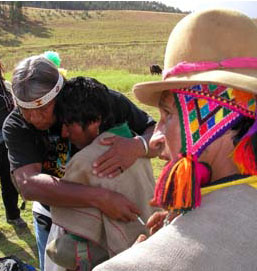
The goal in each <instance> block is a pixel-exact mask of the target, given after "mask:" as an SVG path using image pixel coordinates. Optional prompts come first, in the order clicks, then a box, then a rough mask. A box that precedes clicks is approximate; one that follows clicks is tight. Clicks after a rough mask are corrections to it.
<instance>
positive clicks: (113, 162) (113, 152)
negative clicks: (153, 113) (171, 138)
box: [93, 125, 158, 178]
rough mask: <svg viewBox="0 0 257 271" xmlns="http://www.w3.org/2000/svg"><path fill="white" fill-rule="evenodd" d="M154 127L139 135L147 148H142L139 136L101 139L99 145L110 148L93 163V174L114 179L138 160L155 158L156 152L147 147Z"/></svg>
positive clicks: (142, 144)
mask: <svg viewBox="0 0 257 271" xmlns="http://www.w3.org/2000/svg"><path fill="white" fill-rule="evenodd" d="M154 127H155V125H152V126H150V127H148V128H147V129H146V130H145V132H144V133H143V134H142V135H141V137H143V138H144V140H145V143H146V144H147V147H145V146H144V143H143V141H142V139H141V138H140V137H139V136H135V137H133V138H124V137H120V136H112V137H108V138H104V139H102V140H101V141H100V144H102V145H108V146H111V147H110V149H109V150H108V151H107V152H105V153H104V154H103V155H101V156H100V157H99V158H98V159H97V160H96V161H95V162H94V163H93V174H95V175H97V176H98V177H105V176H108V177H110V178H114V177H115V176H117V175H119V174H121V173H122V172H121V169H122V170H126V169H127V168H129V167H130V166H131V165H133V164H134V163H135V161H136V160H137V159H138V158H140V157H149V158H151V157H155V156H157V155H158V152H157V150H152V149H151V148H150V147H149V140H150V138H151V136H152V134H153V131H154Z"/></svg>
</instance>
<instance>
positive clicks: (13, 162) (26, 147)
mask: <svg viewBox="0 0 257 271" xmlns="http://www.w3.org/2000/svg"><path fill="white" fill-rule="evenodd" d="M2 132H3V138H4V141H5V144H6V146H7V148H8V156H9V160H10V168H11V171H13V170H15V169H17V168H19V167H22V166H24V165H28V164H32V163H42V149H41V148H42V144H39V142H38V137H37V135H36V133H35V132H34V131H33V129H30V127H29V126H28V125H27V124H26V123H25V121H23V120H22V118H21V117H19V113H18V112H17V111H16V109H15V110H14V111H12V113H11V114H10V115H9V116H8V117H7V119H6V120H5V122H4V125H3V129H2ZM40 146H41V148H40Z"/></svg>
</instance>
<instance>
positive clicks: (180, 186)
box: [151, 155, 210, 211]
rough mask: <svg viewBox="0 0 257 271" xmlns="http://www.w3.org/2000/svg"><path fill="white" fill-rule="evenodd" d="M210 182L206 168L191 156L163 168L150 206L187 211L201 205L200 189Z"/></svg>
mask: <svg viewBox="0 0 257 271" xmlns="http://www.w3.org/2000/svg"><path fill="white" fill-rule="evenodd" d="M209 180H210V171H209V170H208V168H207V167H206V166H205V165H204V164H202V163H199V162H198V161H197V158H196V157H194V156H192V155H187V156H186V157H182V158H181V159H180V160H178V162H177V163H176V164H175V165H173V163H172V162H169V163H168V164H166V166H165V167H164V169H163V171H162V173H161V175H160V177H159V179H158V181H157V183H156V186H155V193H154V199H153V200H152V202H151V203H152V205H155V206H160V207H163V208H166V209H171V210H175V211H187V210H191V209H192V208H196V207H198V206H200V204H201V192H200V187H201V184H202V183H206V182H208V181H209Z"/></svg>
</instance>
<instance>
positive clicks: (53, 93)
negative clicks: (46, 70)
mask: <svg viewBox="0 0 257 271" xmlns="http://www.w3.org/2000/svg"><path fill="white" fill-rule="evenodd" d="M63 81H64V80H63V77H62V76H61V75H60V74H59V78H58V81H57V83H56V85H55V86H54V87H53V88H52V89H51V90H50V91H49V92H48V93H47V94H46V95H44V96H43V97H41V98H38V99H36V100H34V101H31V102H24V101H22V100H20V99H19V98H17V97H16V96H15V100H16V102H17V104H18V105H19V106H20V107H22V108H26V109H36V108H40V107H42V106H44V105H46V104H47V103H49V102H50V101H52V100H53V99H54V98H55V97H56V96H57V94H58V93H59V92H60V90H61V89H62V86H63Z"/></svg>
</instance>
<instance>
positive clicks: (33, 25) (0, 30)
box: [0, 16, 51, 47]
mask: <svg viewBox="0 0 257 271" xmlns="http://www.w3.org/2000/svg"><path fill="white" fill-rule="evenodd" d="M8 34H9V35H8ZM25 34H31V35H33V36H35V37H39V38H49V37H50V36H51V30H50V29H49V28H47V27H46V26H45V24H44V23H43V22H41V21H36V20H33V21H31V20H29V19H28V18H27V17H26V16H23V18H22V19H21V20H20V21H19V23H14V24H11V22H10V20H9V19H8V18H1V19H0V45H2V46H9V47H17V46H19V45H21V44H22V42H21V41H20V40H19V39H20V38H22V37H23V36H24V35H25ZM13 36H15V37H13Z"/></svg>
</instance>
